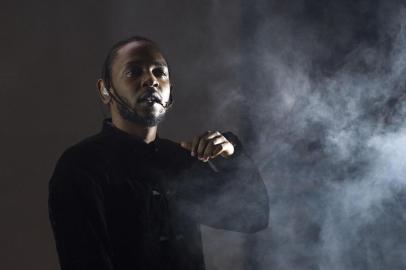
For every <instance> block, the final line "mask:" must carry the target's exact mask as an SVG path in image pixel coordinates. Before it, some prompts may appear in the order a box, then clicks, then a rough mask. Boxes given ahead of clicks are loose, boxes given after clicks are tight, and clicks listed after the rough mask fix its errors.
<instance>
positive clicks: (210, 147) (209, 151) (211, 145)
mask: <svg viewBox="0 0 406 270" xmlns="http://www.w3.org/2000/svg"><path fill="white" fill-rule="evenodd" d="M211 137H213V136H211ZM225 140H226V139H225V138H224V137H223V136H222V135H221V134H219V135H217V137H214V138H212V139H210V140H209V142H208V143H207V145H206V148H205V149H204V154H203V158H204V159H207V160H208V159H209V158H213V157H215V156H214V155H213V151H214V150H215V149H216V145H218V144H220V143H222V142H224V141H225Z"/></svg>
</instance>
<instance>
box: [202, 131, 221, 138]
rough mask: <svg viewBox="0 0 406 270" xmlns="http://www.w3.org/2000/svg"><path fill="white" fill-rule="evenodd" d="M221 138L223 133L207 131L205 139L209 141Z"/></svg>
mask: <svg viewBox="0 0 406 270" xmlns="http://www.w3.org/2000/svg"><path fill="white" fill-rule="evenodd" d="M219 136H223V135H221V133H220V132H218V131H207V134H206V136H205V138H206V139H207V140H211V139H214V138H215V137H219Z"/></svg>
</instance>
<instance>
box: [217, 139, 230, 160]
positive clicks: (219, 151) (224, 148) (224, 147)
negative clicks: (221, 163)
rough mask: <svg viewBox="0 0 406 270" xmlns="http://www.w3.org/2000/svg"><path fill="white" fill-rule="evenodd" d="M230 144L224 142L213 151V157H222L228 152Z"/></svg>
mask: <svg viewBox="0 0 406 270" xmlns="http://www.w3.org/2000/svg"><path fill="white" fill-rule="evenodd" d="M227 143H229V142H222V143H220V144H218V145H217V146H216V148H215V149H214V151H213V157H217V156H218V155H221V154H222V153H224V152H225V151H226V145H227Z"/></svg>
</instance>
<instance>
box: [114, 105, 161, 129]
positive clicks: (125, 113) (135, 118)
mask: <svg viewBox="0 0 406 270" xmlns="http://www.w3.org/2000/svg"><path fill="white" fill-rule="evenodd" d="M121 99H122V100H123V101H124V102H123V103H124V104H121V102H120V103H117V109H118V112H119V113H120V115H121V117H122V118H123V119H125V120H127V121H129V122H131V123H134V124H137V125H140V126H143V127H154V126H157V125H158V124H159V123H160V122H162V121H163V120H164V118H165V113H161V114H159V115H152V114H150V115H145V116H142V115H139V114H138V113H137V111H136V110H135V108H133V107H132V106H130V105H129V103H128V102H127V101H126V100H124V99H123V98H121Z"/></svg>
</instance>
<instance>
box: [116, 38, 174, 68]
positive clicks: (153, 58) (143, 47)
mask: <svg viewBox="0 0 406 270" xmlns="http://www.w3.org/2000/svg"><path fill="white" fill-rule="evenodd" d="M130 62H139V63H145V64H152V63H161V64H162V65H165V66H166V65H167V63H166V60H165V58H164V57H163V55H162V54H161V52H160V51H159V50H158V48H156V47H155V46H154V45H152V44H151V43H148V42H145V41H133V42H130V43H128V44H126V45H124V46H123V47H121V48H120V49H119V50H118V51H117V54H116V57H115V59H114V61H113V68H114V66H118V67H120V66H124V65H126V64H127V63H130Z"/></svg>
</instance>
